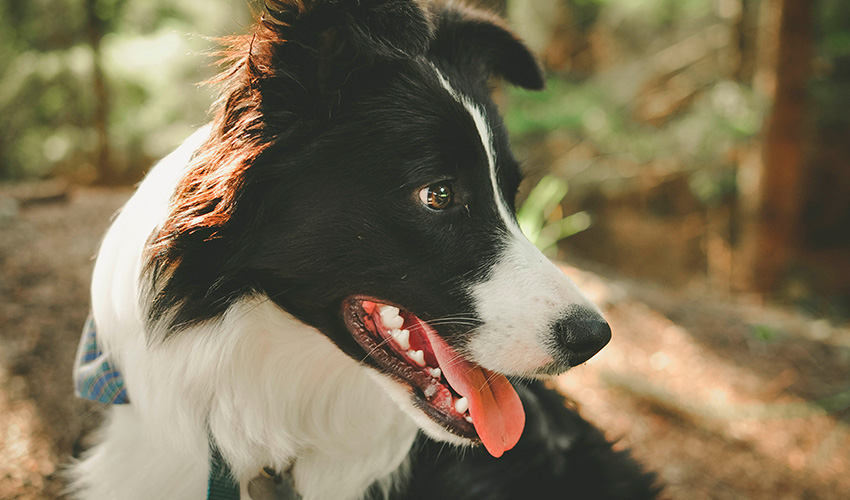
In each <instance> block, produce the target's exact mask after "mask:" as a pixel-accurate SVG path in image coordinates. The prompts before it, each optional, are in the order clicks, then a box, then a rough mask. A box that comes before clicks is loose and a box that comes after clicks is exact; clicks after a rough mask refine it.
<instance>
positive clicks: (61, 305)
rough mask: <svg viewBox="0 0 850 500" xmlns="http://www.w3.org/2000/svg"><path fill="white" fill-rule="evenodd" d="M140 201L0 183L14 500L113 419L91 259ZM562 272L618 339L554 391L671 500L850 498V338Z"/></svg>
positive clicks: (0, 275) (8, 494)
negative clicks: (93, 375)
mask: <svg viewBox="0 0 850 500" xmlns="http://www.w3.org/2000/svg"><path fill="white" fill-rule="evenodd" d="M129 194H130V191H129V190H126V189H124V190H116V189H90V188H85V189H84V188H73V189H68V188H66V187H64V186H58V187H56V186H48V187H43V186H42V187H38V188H36V189H32V188H31V187H20V186H3V185H0V498H3V499H9V500H12V499H27V500H35V499H56V498H62V493H61V492H62V488H63V486H64V483H63V480H62V476H61V469H62V467H63V466H64V465H66V464H67V463H68V462H69V461H70V460H71V457H72V456H73V455H74V454H76V453H78V452H79V450H80V447H81V443H82V442H84V441H81V436H82V435H84V434H85V433H86V432H88V431H90V430H91V429H92V428H93V427H94V426H95V425H96V424H97V422H98V421H99V409H98V407H97V406H96V405H94V404H88V403H85V402H82V401H78V400H75V399H74V398H73V395H72V393H73V389H72V384H71V376H70V374H71V368H72V364H73V358H74V352H75V350H76V347H77V341H78V339H79V332H80V329H81V327H82V325H83V321H84V320H85V317H86V314H87V312H88V304H89V298H88V289H89V279H90V273H91V269H92V265H93V256H94V254H95V252H96V249H97V245H98V243H99V241H100V237H101V235H102V234H103V232H104V230H105V229H106V226H107V225H108V223H109V220H110V217H111V216H112V214H113V213H115V211H116V210H117V209H118V208H119V207H120V206H121V204H122V203H123V202H124V201H125V200H126V199H127V197H128V196H129ZM660 258H663V256H662V257H660ZM584 267H585V269H587V268H589V267H592V266H591V265H587V264H585V265H584ZM564 270H565V272H567V273H568V274H570V275H571V276H572V277H573V278H574V280H575V281H576V282H577V283H578V284H579V286H580V287H582V288H583V289H584V290H586V291H587V292H588V293H589V294H590V295H591V297H592V298H593V299H594V300H595V301H597V303H599V304H600V306H601V307H602V309H603V312H604V313H605V315H606V317H607V318H608V320H609V321H610V323H611V326H612V329H613V332H614V338H613V340H612V342H611V344H609V346H608V347H606V348H605V349H604V350H603V351H602V352H601V353H600V354H599V355H597V356H596V357H594V358H593V359H592V360H591V361H590V362H588V363H587V364H586V365H584V366H582V367H580V368H578V369H575V370H573V371H571V372H569V373H567V374H565V375H563V376H561V377H559V378H558V379H557V380H556V381H554V384H555V385H556V386H557V387H558V388H559V389H561V390H562V391H563V392H564V393H565V394H567V395H568V396H569V397H570V398H572V399H574V400H575V402H576V404H577V405H578V406H579V408H580V409H581V411H582V414H583V415H584V416H585V417H586V418H588V419H589V420H591V421H593V422H594V423H595V424H596V425H598V426H599V427H601V428H602V429H604V430H605V432H606V433H607V434H608V436H609V437H610V438H611V439H612V440H617V446H618V447H629V448H631V449H632V450H633V452H634V455H635V457H636V458H638V459H639V460H640V461H641V462H643V463H644V464H645V465H646V467H647V468H649V469H652V470H655V471H657V472H658V475H659V478H660V480H661V482H662V483H663V484H664V485H665V490H664V494H663V495H664V498H669V499H683V500H684V499H687V500H694V499H697V500H699V499H744V498H747V499H771V500H775V499H801V498H806V499H847V498H850V452H848V450H850V427H849V426H848V423H850V328H848V327H847V326H846V325H845V326H835V325H832V324H830V323H828V322H827V321H825V320H817V319H813V318H806V317H802V316H799V315H797V314H794V313H792V312H789V311H784V310H781V309H778V308H775V307H769V306H765V305H763V304H760V303H759V302H758V301H757V300H755V299H753V298H748V297H740V296H739V297H729V296H725V295H714V294H712V293H711V292H709V291H707V290H706V289H704V288H703V287H701V286H700V285H699V284H695V285H693V286H691V287H689V288H688V289H685V290H682V289H679V290H671V289H664V288H660V287H654V286H652V285H648V284H647V283H645V282H633V281H628V280H626V279H624V278H621V277H617V276H616V275H614V274H612V273H610V272H609V271H607V270H604V269H594V270H593V271H588V270H585V271H579V270H577V269H576V268H574V267H568V266H564Z"/></svg>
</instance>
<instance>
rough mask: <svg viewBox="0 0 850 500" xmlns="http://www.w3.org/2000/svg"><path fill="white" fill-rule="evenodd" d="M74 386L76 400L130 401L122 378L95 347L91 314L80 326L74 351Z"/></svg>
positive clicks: (114, 402) (109, 402) (121, 403)
mask: <svg viewBox="0 0 850 500" xmlns="http://www.w3.org/2000/svg"><path fill="white" fill-rule="evenodd" d="M74 386H75V393H76V395H77V397H80V398H85V399H91V400H92V401H100V402H101V403H108V404H113V405H124V404H127V403H129V402H130V398H128V397H127V389H126V388H125V387H124V377H122V376H121V372H119V371H118V370H117V369H116V368H115V367H114V366H112V365H111V364H110V363H109V358H108V357H107V356H106V355H105V354H104V353H103V352H102V351H101V350H100V348H99V347H98V345H97V329H96V328H95V324H94V316H92V314H91V313H89V317H88V319H87V320H86V324H85V326H84V327H83V336H82V338H81V339H80V347H79V348H78V349H77V360H76V363H75V364H74Z"/></svg>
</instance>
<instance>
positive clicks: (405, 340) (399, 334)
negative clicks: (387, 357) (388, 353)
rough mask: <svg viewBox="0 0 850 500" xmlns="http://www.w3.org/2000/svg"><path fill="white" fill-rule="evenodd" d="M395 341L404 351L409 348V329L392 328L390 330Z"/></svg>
mask: <svg viewBox="0 0 850 500" xmlns="http://www.w3.org/2000/svg"><path fill="white" fill-rule="evenodd" d="M390 335H392V336H393V338H394V339H395V341H396V343H398V345H399V346H401V348H402V349H404V350H405V351H406V350H408V349H410V330H398V329H396V330H393V331H391V332H390Z"/></svg>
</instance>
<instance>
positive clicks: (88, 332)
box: [74, 312, 298, 500]
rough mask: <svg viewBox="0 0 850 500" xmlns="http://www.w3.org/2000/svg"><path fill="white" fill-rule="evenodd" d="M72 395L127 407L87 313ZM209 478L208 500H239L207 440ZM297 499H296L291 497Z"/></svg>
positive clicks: (236, 489)
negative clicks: (98, 343) (208, 448)
mask: <svg viewBox="0 0 850 500" xmlns="http://www.w3.org/2000/svg"><path fill="white" fill-rule="evenodd" d="M74 392H75V394H76V395H77V397H80V398H85V399H90V400H92V401H99V402H101V403H107V404H113V405H125V404H128V403H130V398H129V397H128V396H127V388H126V387H124V377H123V376H121V372H119V371H118V369H117V368H116V367H115V366H114V365H113V364H112V363H111V362H110V360H109V356H107V355H106V354H104V352H103V351H102V350H101V349H100V347H98V345H97V328H96V327H95V324H94V316H92V313H91V312H89V317H88V318H87V319H86V324H85V326H84V327H83V335H82V338H80V346H79V347H78V348H77V359H76V361H75V363H74ZM210 455H211V457H210V474H209V480H208V482H207V500H238V498H239V484H238V483H237V482H236V481H234V479H233V473H232V472H231V470H230V467H228V465H227V462H225V461H224V460H223V459H222V458H221V454H220V453H219V452H218V449H217V448H216V447H215V445H214V444H213V442H212V439H211V440H210ZM293 498H298V497H293Z"/></svg>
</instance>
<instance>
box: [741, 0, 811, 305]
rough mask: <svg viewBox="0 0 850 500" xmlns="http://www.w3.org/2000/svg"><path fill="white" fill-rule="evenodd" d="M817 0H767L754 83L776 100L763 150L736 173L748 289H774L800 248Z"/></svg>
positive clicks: (764, 135) (766, 125) (763, 134)
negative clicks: (739, 190)
mask: <svg viewBox="0 0 850 500" xmlns="http://www.w3.org/2000/svg"><path fill="white" fill-rule="evenodd" d="M813 4H814V2H812V1H806V0H803V1H801V0H764V3H763V7H764V9H763V10H762V23H763V24H762V27H761V36H760V40H759V44H760V50H759V52H760V61H759V62H758V64H757V66H758V67H757V70H756V75H755V78H754V85H755V87H756V90H758V91H760V92H761V93H763V94H765V95H767V96H768V97H769V98H771V100H772V101H773V109H772V110H771V112H770V115H769V116H768V118H767V120H766V121H765V124H764V129H763V131H762V136H763V140H762V143H761V146H760V148H758V151H755V152H754V154H751V155H749V156H750V157H749V158H748V160H747V161H745V162H744V163H743V164H742V169H741V172H740V176H739V181H740V182H739V186H740V188H741V202H742V208H743V211H744V212H743V213H744V219H745V220H744V224H743V231H744V234H743V235H742V236H743V237H742V254H743V255H742V257H743V261H744V262H743V263H744V264H745V265H746V269H745V270H742V271H745V272H744V273H743V274H742V277H743V278H744V279H745V280H746V281H745V283H744V286H745V288H748V289H750V290H754V291H758V292H769V291H771V290H775V288H776V286H777V285H778V284H779V282H780V280H781V278H782V276H783V273H785V272H786V271H787V270H788V269H789V267H790V265H791V264H792V262H793V259H794V257H795V254H796V251H797V249H798V244H799V237H800V234H801V231H800V222H801V194H802V189H801V182H802V180H803V179H804V176H803V175H802V173H803V170H804V168H805V153H806V144H807V139H808V137H807V136H806V129H807V125H808V124H809V116H808V106H807V96H806V93H807V92H806V91H807V85H808V82H809V79H810V77H811V72H812V31H813V29H812V23H813V13H814V12H813V11H814V5H813Z"/></svg>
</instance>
